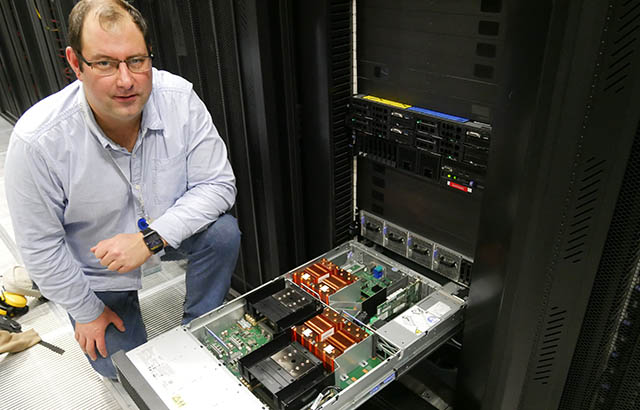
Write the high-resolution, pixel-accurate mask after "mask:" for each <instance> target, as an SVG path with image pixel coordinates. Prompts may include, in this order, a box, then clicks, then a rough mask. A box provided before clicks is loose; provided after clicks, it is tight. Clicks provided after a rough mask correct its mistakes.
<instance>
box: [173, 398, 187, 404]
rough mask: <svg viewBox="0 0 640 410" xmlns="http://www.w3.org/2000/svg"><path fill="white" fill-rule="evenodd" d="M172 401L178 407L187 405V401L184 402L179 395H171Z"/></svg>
mask: <svg viewBox="0 0 640 410" xmlns="http://www.w3.org/2000/svg"><path fill="white" fill-rule="evenodd" d="M172 399H173V402H174V403H175V404H176V405H177V406H178V407H184V406H186V405H187V403H185V401H184V400H183V399H182V397H181V396H173V397H172Z"/></svg>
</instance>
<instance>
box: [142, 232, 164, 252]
mask: <svg viewBox="0 0 640 410" xmlns="http://www.w3.org/2000/svg"><path fill="white" fill-rule="evenodd" d="M144 243H145V244H146V245H147V248H149V250H150V251H151V252H153V253H158V252H159V251H160V250H161V249H162V248H163V247H164V242H162V238H160V235H159V234H158V233H157V232H155V231H153V232H151V233H148V234H146V235H145V236H144Z"/></svg>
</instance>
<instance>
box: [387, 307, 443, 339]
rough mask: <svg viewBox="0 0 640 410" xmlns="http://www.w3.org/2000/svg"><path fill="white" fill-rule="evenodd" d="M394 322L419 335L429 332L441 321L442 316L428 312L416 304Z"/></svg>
mask: <svg viewBox="0 0 640 410" xmlns="http://www.w3.org/2000/svg"><path fill="white" fill-rule="evenodd" d="M394 322H397V323H398V324H400V325H402V326H403V327H404V328H405V329H407V330H408V331H410V332H411V333H413V334H416V335H419V334H422V333H425V332H427V331H428V330H429V329H431V328H432V327H434V326H435V325H436V324H437V323H438V322H440V316H439V315H435V314H433V313H430V312H427V311H426V310H424V309H422V308H421V307H420V306H414V307H412V308H411V309H409V310H407V311H406V312H404V313H403V314H402V315H400V316H398V317H397V318H395V319H394Z"/></svg>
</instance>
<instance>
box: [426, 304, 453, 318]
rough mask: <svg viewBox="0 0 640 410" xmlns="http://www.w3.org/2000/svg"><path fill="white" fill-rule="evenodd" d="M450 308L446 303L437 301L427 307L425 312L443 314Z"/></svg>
mask: <svg viewBox="0 0 640 410" xmlns="http://www.w3.org/2000/svg"><path fill="white" fill-rule="evenodd" d="M450 310H451V308H450V307H449V306H448V305H447V304H446V303H443V302H437V303H436V304H435V305H433V306H431V307H430V308H429V309H427V312H429V313H433V314H434V315H436V316H444V315H445V314H447V312H448V311H450Z"/></svg>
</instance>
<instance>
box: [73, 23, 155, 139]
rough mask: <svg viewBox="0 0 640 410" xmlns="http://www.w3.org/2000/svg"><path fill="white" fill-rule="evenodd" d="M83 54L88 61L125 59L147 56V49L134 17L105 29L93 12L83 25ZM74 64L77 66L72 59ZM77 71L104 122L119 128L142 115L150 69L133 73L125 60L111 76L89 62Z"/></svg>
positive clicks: (149, 83) (96, 112) (146, 98)
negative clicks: (95, 68) (96, 68)
mask: <svg viewBox="0 0 640 410" xmlns="http://www.w3.org/2000/svg"><path fill="white" fill-rule="evenodd" d="M81 54H82V56H83V57H84V58H85V59H86V60H87V61H89V62H93V61H97V60H104V59H112V60H126V59H127V58H129V57H133V56H145V55H147V54H148V52H147V47H146V44H145V41H144V37H143V36H142V33H141V32H140V29H139V28H138V26H136V24H135V23H134V22H133V20H131V19H130V18H125V19H122V20H121V21H119V22H118V24H116V25H115V26H113V27H110V28H109V30H107V31H105V29H103V28H102V27H101V26H100V23H99V21H98V19H97V18H96V17H95V16H93V15H92V14H91V13H90V14H89V15H88V16H87V18H86V20H85V22H84V26H83V28H82V51H81ZM71 60H73V58H71V59H70V61H71ZM78 63H79V61H78ZM71 65H72V66H74V64H73V62H71ZM75 68H76V67H74V69H75ZM75 71H76V75H77V76H78V79H79V80H80V81H82V82H83V84H84V90H85V94H86V96H87V101H88V102H89V105H90V106H91V108H92V110H93V112H94V114H95V116H96V118H97V120H98V122H99V123H100V124H101V125H103V126H107V127H117V126H119V125H122V124H127V123H130V122H133V121H136V120H138V119H139V118H140V114H141V113H142V108H143V107H144V104H145V103H146V102H147V100H148V99H149V94H150V93H151V77H152V75H151V70H149V71H147V72H144V73H132V72H131V71H129V69H128V68H127V65H126V64H125V63H121V64H120V65H119V66H118V71H117V72H116V73H115V74H113V75H110V76H104V75H101V73H100V72H99V71H98V70H94V69H93V68H91V67H89V66H87V65H86V64H84V65H83V71H82V72H80V71H79V70H78V69H75Z"/></svg>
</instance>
